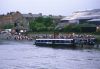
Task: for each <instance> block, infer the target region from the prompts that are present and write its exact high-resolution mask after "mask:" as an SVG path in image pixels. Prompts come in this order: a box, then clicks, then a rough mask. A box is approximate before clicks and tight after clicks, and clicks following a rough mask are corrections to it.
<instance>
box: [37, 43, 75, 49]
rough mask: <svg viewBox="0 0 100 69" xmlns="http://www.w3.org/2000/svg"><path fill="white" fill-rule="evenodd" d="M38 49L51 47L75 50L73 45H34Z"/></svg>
mask: <svg viewBox="0 0 100 69" xmlns="http://www.w3.org/2000/svg"><path fill="white" fill-rule="evenodd" d="M35 45H36V46H40V47H52V48H75V47H76V46H75V45H74V44H35Z"/></svg>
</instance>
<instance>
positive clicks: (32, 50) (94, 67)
mask: <svg viewBox="0 0 100 69" xmlns="http://www.w3.org/2000/svg"><path fill="white" fill-rule="evenodd" d="M0 69H100V51H99V50H96V49H78V50H77V49H74V50H73V49H54V48H46V47H37V46H35V45H33V42H32V41H0Z"/></svg>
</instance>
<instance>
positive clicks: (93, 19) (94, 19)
mask: <svg viewBox="0 0 100 69" xmlns="http://www.w3.org/2000/svg"><path fill="white" fill-rule="evenodd" d="M88 21H89V22H92V21H100V19H91V20H88Z"/></svg>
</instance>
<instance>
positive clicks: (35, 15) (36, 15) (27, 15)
mask: <svg viewBox="0 0 100 69" xmlns="http://www.w3.org/2000/svg"><path fill="white" fill-rule="evenodd" d="M22 15H23V17H29V18H30V17H41V16H42V15H41V14H22Z"/></svg>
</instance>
